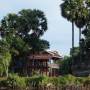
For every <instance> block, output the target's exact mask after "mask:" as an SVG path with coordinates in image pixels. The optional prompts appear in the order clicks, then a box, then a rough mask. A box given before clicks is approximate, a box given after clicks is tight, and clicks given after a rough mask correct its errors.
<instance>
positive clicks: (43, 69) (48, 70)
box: [26, 51, 62, 76]
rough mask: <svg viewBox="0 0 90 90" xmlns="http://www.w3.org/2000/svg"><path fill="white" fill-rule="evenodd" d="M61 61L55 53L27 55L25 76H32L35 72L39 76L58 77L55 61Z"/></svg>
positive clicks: (46, 52) (45, 52) (44, 52)
mask: <svg viewBox="0 0 90 90" xmlns="http://www.w3.org/2000/svg"><path fill="white" fill-rule="evenodd" d="M61 59H62V57H61V56H60V55H59V54H58V52H56V51H53V52H52V51H43V52H39V53H34V54H29V56H28V60H27V66H26V71H27V75H33V73H34V72H35V71H36V72H38V74H41V75H48V76H58V75H59V65H58V64H56V61H57V60H61Z"/></svg>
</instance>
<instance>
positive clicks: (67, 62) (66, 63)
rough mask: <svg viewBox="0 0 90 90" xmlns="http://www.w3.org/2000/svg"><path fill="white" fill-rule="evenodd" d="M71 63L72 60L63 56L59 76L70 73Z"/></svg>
mask: <svg viewBox="0 0 90 90" xmlns="http://www.w3.org/2000/svg"><path fill="white" fill-rule="evenodd" d="M71 63H72V58H71V57H68V56H65V57H64V59H63V60H62V61H61V62H60V73H61V74H69V73H71Z"/></svg>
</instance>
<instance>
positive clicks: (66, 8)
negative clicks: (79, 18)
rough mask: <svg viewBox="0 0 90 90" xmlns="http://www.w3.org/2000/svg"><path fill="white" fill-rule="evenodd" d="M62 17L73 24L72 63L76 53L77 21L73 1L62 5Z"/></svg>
mask: <svg viewBox="0 0 90 90" xmlns="http://www.w3.org/2000/svg"><path fill="white" fill-rule="evenodd" d="M61 15H62V16H63V17H64V18H66V19H67V20H68V21H70V22H72V61H73V53H74V23H75V19H76V4H75V2H74V1H72V0H65V1H64V2H63V3H62V4H61Z"/></svg>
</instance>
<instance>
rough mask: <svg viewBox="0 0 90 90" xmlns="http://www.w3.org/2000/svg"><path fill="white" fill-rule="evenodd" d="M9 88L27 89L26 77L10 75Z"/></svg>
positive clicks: (8, 79)
mask: <svg viewBox="0 0 90 90" xmlns="http://www.w3.org/2000/svg"><path fill="white" fill-rule="evenodd" d="M6 83H7V85H8V86H9V87H18V88H25V87H26V80H25V78H24V77H19V76H18V75H17V74H10V75H9V77H8V78H7V81H6Z"/></svg>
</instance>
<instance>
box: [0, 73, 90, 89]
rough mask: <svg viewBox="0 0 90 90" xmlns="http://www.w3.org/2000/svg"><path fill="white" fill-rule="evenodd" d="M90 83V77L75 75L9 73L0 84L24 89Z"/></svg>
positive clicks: (0, 80)
mask: <svg viewBox="0 0 90 90" xmlns="http://www.w3.org/2000/svg"><path fill="white" fill-rule="evenodd" d="M88 84H90V77H83V78H81V77H75V76H72V75H65V76H60V77H47V76H33V77H28V78H27V77H20V76H18V75H15V74H11V75H9V77H8V78H3V79H0V86H4V87H9V88H20V89H24V90H25V88H28V87H37V86H47V87H48V86H63V87H64V86H71V85H75V86H77V85H78V86H79V85H88Z"/></svg>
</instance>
